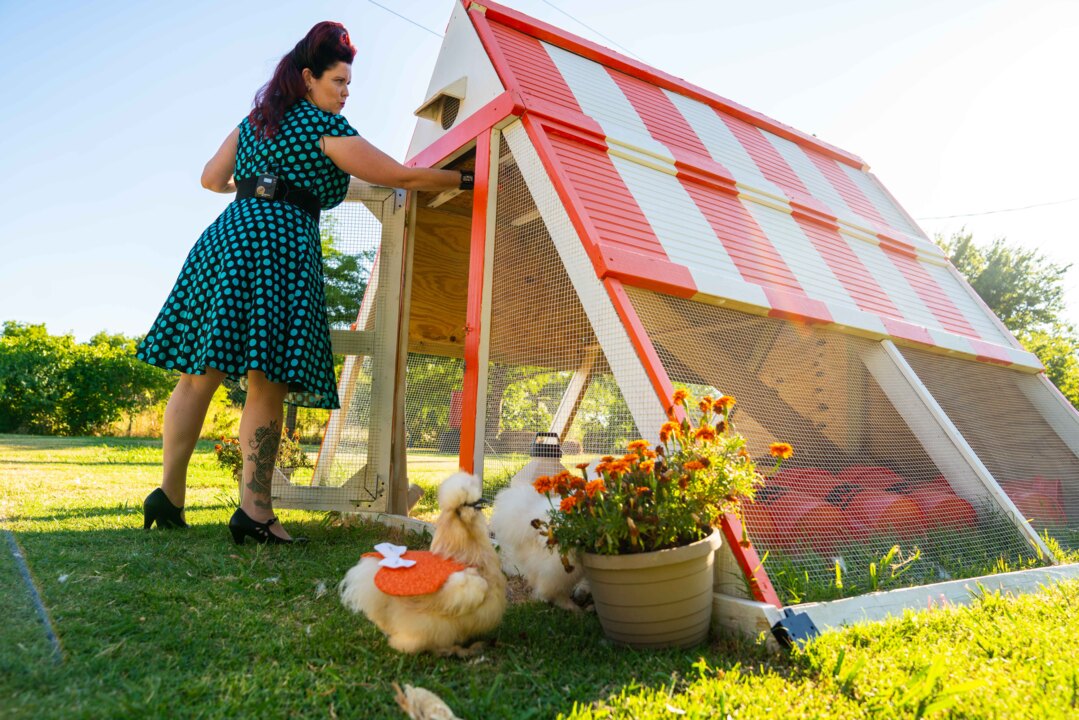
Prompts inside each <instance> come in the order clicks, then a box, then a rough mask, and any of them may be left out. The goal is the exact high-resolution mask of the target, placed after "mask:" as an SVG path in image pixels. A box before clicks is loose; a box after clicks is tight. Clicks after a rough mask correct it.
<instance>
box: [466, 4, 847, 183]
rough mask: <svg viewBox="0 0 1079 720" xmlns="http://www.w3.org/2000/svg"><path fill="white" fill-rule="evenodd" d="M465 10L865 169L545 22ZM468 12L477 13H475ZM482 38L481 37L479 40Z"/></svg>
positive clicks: (504, 10) (497, 8) (489, 7)
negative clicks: (479, 13) (477, 13)
mask: <svg viewBox="0 0 1079 720" xmlns="http://www.w3.org/2000/svg"><path fill="white" fill-rule="evenodd" d="M464 2H465V3H466V5H465V7H473V6H475V5H481V6H482V7H484V8H486V12H485V13H483V14H484V15H485V16H486V19H487V20H488V21H494V22H498V23H501V24H503V25H505V26H506V27H510V28H513V29H514V30H518V31H520V32H523V33H526V34H528V35H531V36H532V37H535V38H537V39H539V40H543V41H545V42H549V43H551V44H552V45H557V46H559V47H561V48H563V49H565V50H568V51H569V52H572V53H576V54H577V55H581V56H582V57H585V58H588V59H589V60H593V61H595V62H598V63H602V64H603V65H606V66H607V67H609V68H612V69H614V70H619V71H621V72H624V73H626V74H627V75H630V76H632V77H636V78H639V79H641V80H644V81H645V82H648V83H652V84H654V85H658V86H659V87H663V88H666V89H668V90H672V91H674V92H677V93H679V94H681V95H685V96H686V97H689V98H692V99H694V100H698V101H700V102H703V103H705V104H707V105H710V106H712V107H714V108H718V109H720V110H722V111H723V112H726V113H728V114H730V115H732V116H734V117H737V118H739V119H741V120H745V121H746V122H748V123H750V124H751V125H755V126H757V127H760V128H763V129H765V130H768V131H769V132H772V133H775V134H776V135H779V136H780V137H784V138H786V139H788V140H790V141H791V142H794V143H797V144H799V145H803V146H807V147H812V148H814V149H816V150H817V151H819V152H821V153H823V154H825V155H827V156H828V157H831V158H834V159H836V160H839V161H840V162H843V163H846V164H847V165H851V166H853V167H856V168H858V169H862V168H864V167H865V162H864V161H862V159H861V158H859V157H858V156H857V155H854V154H852V153H849V152H847V151H845V150H841V149H840V148H837V147H835V146H834V145H829V144H828V143H825V142H822V141H821V140H818V139H817V138H815V137H813V136H811V135H807V134H805V133H803V132H801V131H800V130H796V129H795V128H792V127H790V126H789V125H784V124H783V123H780V122H777V121H776V120H773V119H772V118H770V117H767V116H765V115H762V114H760V113H758V112H755V111H753V110H750V109H749V108H747V107H745V106H744V105H739V104H738V103H736V102H733V101H731V100H728V99H726V98H724V97H720V96H719V95H716V94H715V93H712V92H709V91H708V90H705V89H704V88H700V87H697V86H696V85H693V84H691V83H688V82H686V81H685V80H682V79H681V78H677V77H674V76H673V75H668V74H667V73H665V72H662V71H659V70H656V69H655V68H653V67H650V66H648V65H645V64H644V63H641V62H637V61H636V60H631V59H630V58H627V57H625V56H624V55H620V54H618V53H616V52H614V51H613V50H610V49H608V48H605V47H603V46H602V45H597V44H596V43H593V42H590V41H588V40H585V39H584V38H581V37H578V36H576V35H573V34H571V33H568V32H566V31H565V30H562V29H561V28H557V27H555V26H553V25H548V24H547V23H545V22H542V21H540V20H537V19H535V18H532V17H529V16H528V15H525V14H523V13H520V12H517V11H516V10H512V9H510V8H508V7H504V6H502V5H498V4H496V3H490V2H472V1H470V0H464ZM471 12H476V11H475V10H473V11H471ZM481 37H482V36H481Z"/></svg>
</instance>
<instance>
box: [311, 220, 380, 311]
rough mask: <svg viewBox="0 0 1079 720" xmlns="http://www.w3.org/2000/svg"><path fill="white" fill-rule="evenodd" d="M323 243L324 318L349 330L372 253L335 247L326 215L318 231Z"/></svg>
mask: <svg viewBox="0 0 1079 720" xmlns="http://www.w3.org/2000/svg"><path fill="white" fill-rule="evenodd" d="M319 234H320V238H321V241H322V272H323V274H324V276H325V280H326V316H327V318H328V319H329V321H330V326H331V327H348V326H349V325H351V324H352V323H354V322H356V314H357V313H358V312H359V310H360V303H361V302H362V300H363V294H364V292H366V291H367V281H368V279H369V278H370V277H371V267H372V265H373V264H374V260H375V250H363V251H360V252H359V253H356V254H355V255H353V254H349V253H346V252H342V251H341V250H340V249H338V247H337V237H336V236H335V234H334V218H333V217H332V216H327V217H326V218H325V219H323V221H322V223H321V226H320V228H319Z"/></svg>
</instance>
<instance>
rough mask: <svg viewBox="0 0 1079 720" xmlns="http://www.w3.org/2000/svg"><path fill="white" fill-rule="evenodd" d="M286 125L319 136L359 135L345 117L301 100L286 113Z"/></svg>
mask: <svg viewBox="0 0 1079 720" xmlns="http://www.w3.org/2000/svg"><path fill="white" fill-rule="evenodd" d="M285 123H288V124H295V125H298V126H300V127H302V128H303V129H310V130H314V131H316V132H317V133H318V134H319V135H334V136H338V135H357V134H358V133H357V132H356V131H355V130H353V129H352V126H351V125H349V123H348V120H346V119H345V117H344V116H343V115H337V114H334V113H331V112H326V111H325V110H323V109H321V108H320V107H318V106H317V105H315V104H314V103H312V102H309V101H307V100H299V101H297V102H296V103H294V104H293V106H292V107H290V108H289V109H288V112H287V113H285Z"/></svg>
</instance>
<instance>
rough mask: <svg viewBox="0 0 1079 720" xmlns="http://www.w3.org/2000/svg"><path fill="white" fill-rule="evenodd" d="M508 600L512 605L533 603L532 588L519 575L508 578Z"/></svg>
mask: <svg viewBox="0 0 1079 720" xmlns="http://www.w3.org/2000/svg"><path fill="white" fill-rule="evenodd" d="M506 598H507V599H509V602H510V604H511V605H517V604H519V603H523V602H531V601H532V586H531V585H529V584H528V583H527V582H525V579H524V578H523V577H521V576H519V575H514V576H512V577H507V578H506Z"/></svg>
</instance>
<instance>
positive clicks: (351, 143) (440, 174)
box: [322, 135, 461, 190]
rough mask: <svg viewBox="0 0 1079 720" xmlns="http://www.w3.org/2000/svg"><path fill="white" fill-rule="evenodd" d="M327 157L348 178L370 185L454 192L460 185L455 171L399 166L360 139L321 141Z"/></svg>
mask: <svg viewBox="0 0 1079 720" xmlns="http://www.w3.org/2000/svg"><path fill="white" fill-rule="evenodd" d="M322 141H323V148H324V152H325V153H326V156H327V157H329V158H330V160H332V161H333V164H334V165H336V166H337V167H339V168H341V169H342V170H344V171H345V172H347V173H348V174H349V175H352V176H354V177H358V178H359V179H360V180H363V181H365V182H369V183H371V184H372V185H385V186H386V187H394V188H404V189H405V190H453V189H454V188H456V187H458V186H459V185H460V184H461V173H459V172H457V171H456V170H436V169H435V168H423V167H415V168H410V167H406V166H405V165H402V164H401V163H399V162H397V161H396V160H394V159H393V158H391V157H390V156H389V155H387V154H386V153H384V152H382V151H381V150H379V149H378V148H376V147H375V146H374V145H372V144H371V143H369V142H367V141H366V140H364V139H363V138H362V137H359V136H353V137H333V136H330V135H327V136H325V137H323V138H322Z"/></svg>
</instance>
